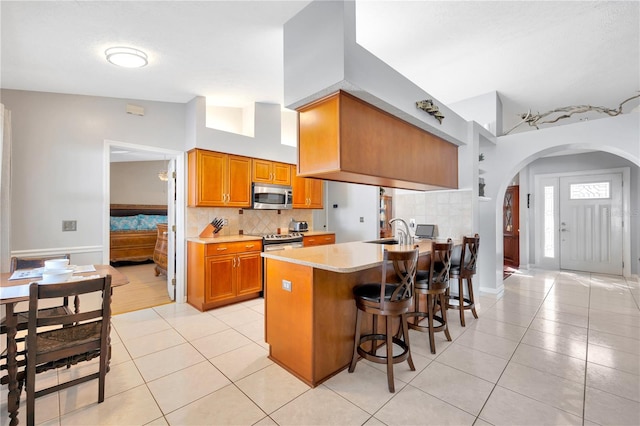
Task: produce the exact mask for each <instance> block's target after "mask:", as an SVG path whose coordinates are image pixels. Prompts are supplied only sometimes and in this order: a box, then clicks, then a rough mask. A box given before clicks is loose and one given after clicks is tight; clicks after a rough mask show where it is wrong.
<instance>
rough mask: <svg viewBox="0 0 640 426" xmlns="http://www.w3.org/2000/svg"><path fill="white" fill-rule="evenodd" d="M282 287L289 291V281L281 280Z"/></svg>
mask: <svg viewBox="0 0 640 426" xmlns="http://www.w3.org/2000/svg"><path fill="white" fill-rule="evenodd" d="M282 289H283V290H286V291H291V281H289V280H282Z"/></svg>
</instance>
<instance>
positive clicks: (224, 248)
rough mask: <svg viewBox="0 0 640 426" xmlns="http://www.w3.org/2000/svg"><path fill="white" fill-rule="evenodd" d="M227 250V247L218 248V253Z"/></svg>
mask: <svg viewBox="0 0 640 426" xmlns="http://www.w3.org/2000/svg"><path fill="white" fill-rule="evenodd" d="M226 249H227V247H218V248H216V250H218V251H224V250H226Z"/></svg>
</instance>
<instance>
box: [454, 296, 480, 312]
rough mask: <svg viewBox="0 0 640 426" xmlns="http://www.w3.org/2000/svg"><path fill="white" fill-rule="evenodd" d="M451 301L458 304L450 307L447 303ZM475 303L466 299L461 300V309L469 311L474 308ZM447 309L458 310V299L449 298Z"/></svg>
mask: <svg viewBox="0 0 640 426" xmlns="http://www.w3.org/2000/svg"><path fill="white" fill-rule="evenodd" d="M451 300H456V301H457V302H458V303H456V304H455V305H452V304H450V303H449V301H451ZM475 305H476V304H475V303H473V302H472V301H471V300H469V299H467V298H466V297H463V298H462V309H471V308H473V307H475ZM447 307H448V308H449V309H458V310H460V297H459V296H449V300H448V301H447Z"/></svg>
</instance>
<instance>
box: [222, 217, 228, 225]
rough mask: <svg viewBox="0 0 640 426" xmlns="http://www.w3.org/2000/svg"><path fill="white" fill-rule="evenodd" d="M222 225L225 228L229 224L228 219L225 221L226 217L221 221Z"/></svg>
mask: <svg viewBox="0 0 640 426" xmlns="http://www.w3.org/2000/svg"><path fill="white" fill-rule="evenodd" d="M222 224H223V225H224V226H227V225H228V224H229V219H227V218H226V217H225V218H223V219H222Z"/></svg>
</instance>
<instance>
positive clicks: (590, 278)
mask: <svg viewBox="0 0 640 426" xmlns="http://www.w3.org/2000/svg"><path fill="white" fill-rule="evenodd" d="M561 275H562V271H556V274H555V277H554V280H553V283H552V285H551V286H550V287H549V289H548V290H546V292H545V293H544V297H543V298H542V299H541V302H540V303H539V304H538V306H537V308H536V309H535V312H533V314H532V317H531V320H529V321H528V323H527V325H526V327H524V326H520V327H522V328H524V329H525V330H524V333H523V334H522V336H521V337H520V338H519V340H518V341H517V345H516V346H515V349H514V350H513V351H512V352H511V355H510V356H509V359H508V360H507V362H506V364H505V367H504V368H503V369H502V371H501V372H500V375H499V376H498V378H497V379H496V381H495V383H492V385H493V386H492V388H491V391H490V392H489V394H488V395H487V396H486V398H485V400H484V402H483V404H482V407H481V408H480V409H479V411H478V414H477V415H474V414H473V413H470V412H469V411H467V410H465V409H462V408H459V407H457V406H456V405H454V404H452V403H450V402H448V401H446V400H444V399H441V398H439V397H437V396H435V395H432V394H430V393H429V392H427V391H424V390H422V389H420V388H417V387H415V386H414V385H412V382H413V381H414V379H415V378H416V377H417V376H418V375H419V374H421V373H422V372H423V371H424V370H425V369H427V368H428V367H429V365H431V364H432V363H433V362H439V361H438V360H439V358H440V356H442V355H443V354H444V353H446V352H447V350H448V349H449V348H451V347H452V345H453V344H456V343H457V344H458V345H461V346H465V345H463V344H462V343H460V342H459V339H460V338H462V337H463V336H464V335H465V333H467V332H470V331H471V332H473V331H478V330H475V327H476V326H477V323H476V321H477V320H475V321H474V322H473V323H470V324H469V323H468V324H467V327H465V328H460V329H458V332H459V333H460V334H459V335H458V336H456V337H455V338H454V339H452V342H451V343H450V344H449V345H447V346H446V347H445V348H444V349H443V350H441V351H439V353H438V354H437V355H436V356H435V357H434V358H432V359H430V358H429V357H425V358H427V359H428V360H429V361H428V363H427V365H426V366H425V367H424V368H423V369H422V370H421V371H420V372H418V373H417V374H416V375H415V376H413V377H412V378H411V379H410V380H409V381H408V382H406V384H405V386H404V387H403V389H405V388H407V386H412V387H413V388H415V389H418V390H419V391H421V392H424V393H426V394H427V395H429V396H430V397H433V398H436V399H438V400H439V401H442V402H444V403H446V404H447V405H450V406H452V407H455V408H457V409H458V410H461V411H463V412H465V413H468V414H470V415H471V416H473V417H475V419H474V420H473V424H476V423H478V420H480V421H483V422H485V421H487V420H484V419H483V418H481V414H482V412H483V410H484V409H485V408H486V406H487V404H488V402H489V400H490V399H491V397H492V396H493V395H494V391H495V390H496V388H497V387H498V383H499V381H500V380H501V378H502V377H503V375H504V373H505V371H506V369H507V368H508V367H509V365H511V363H514V364H518V365H522V364H520V363H517V362H515V361H513V357H514V355H515V353H516V351H517V350H518V348H521V347H522V346H523V345H525V346H533V347H536V348H538V349H543V350H546V351H549V352H553V353H557V354H560V355H564V356H568V357H572V358H576V357H575V356H573V355H567V354H564V353H563V352H556V351H555V350H552V349H547V348H544V347H538V346H534V345H532V344H530V343H524V342H523V340H524V338H525V336H526V335H527V333H528V332H529V330H534V331H538V332H541V333H545V332H544V331H540V330H535V329H533V328H531V327H532V324H533V322H534V321H535V320H536V319H537V318H538V315H539V314H540V313H541V312H542V311H544V310H546V309H547V308H549V309H553V307H552V306H553V305H549V306H545V302H546V301H547V300H550V299H549V297H550V296H552V295H553V294H557V292H558V291H562V290H563V286H560V287H559V286H558V285H559V282H561V281H562V279H561ZM583 279H584V280H588V285H589V287H588V293H587V295H588V296H587V310H586V317H587V322H586V329H587V338H586V343H585V345H586V348H585V358H584V366H585V370H584V378H583V389H582V390H583V392H582V405H583V406H582V424H583V425H584V424H585V422H587V420H586V419H585V414H586V411H587V405H586V404H587V401H586V396H587V374H588V365H589V361H588V354H589V341H590V338H591V333H590V331H591V323H592V320H593V321H595V319H597V318H596V317H594V318H592V315H591V314H592V313H593V311H594V310H595V311H602V313H604V314H606V313H608V312H615V311H613V308H612V307H609V306H606V307H605V308H603V309H595V308H594V309H592V308H591V306H592V303H593V302H594V299H593V296H594V290H597V289H595V288H594V274H588V277H581V276H579V277H578V279H577V280H578V281H580V280H583ZM624 280H625V286H624V288H625V293H626V294H628V293H632V294H631V296H632V298H633V300H634V302H635V305H636V306H637V304H638V301H637V300H636V299H635V297H634V296H633V292H632V291H631V288H630V285H629V280H627V279H626V278H624ZM525 283H526V282H525V281H523V282H522V283H521V284H522V285H523V287H522V288H523V289H525V288H528V286H527V285H524V284H525ZM541 284H542V283H541ZM518 285H519V284H518V283H514V286H518ZM595 285H596V287H597V286H598V283H596V284H595ZM514 288H517V287H514ZM567 288H569V287H567ZM617 288H618V289H622V286H619V287H617ZM554 289H555V292H554ZM600 290H602V289H600ZM552 293H553V294H552ZM576 293H577V292H576ZM505 294H506V292H505ZM598 294H600V293H598ZM521 296H523V297H527V296H526V295H524V294H523V295H521ZM563 297H564V296H563ZM499 300H503V301H504V295H503V297H501V298H500V299H497V300H495V301H493V303H492V304H491V305H490V306H488V307H487V309H491V308H494V309H496V308H498V306H496V303H497V302H498V301H499ZM508 303H513V304H516V305H517V304H518V302H517V301H516V300H513V301H511V302H508ZM256 306H257V305H256ZM576 306H579V305H576ZM244 308H246V309H249V310H252V311H254V312H256V313H258V314H260V315H262V316H263V317H264V313H263V312H258V311H257V310H255V309H253V307H250V306H244ZM151 309H152V310H153V312H155V314H156V315H157V316H158V317H160V318H161V319H162V320H163V321H164V322H166V323H167V324H168V326H169V327H170V328H171V329H172V330H173V331H174V332H175V333H177V334H178V335H180V336H181V337H182V338H183V339H184V340H185V343H189V345H190V346H191V347H192V348H193V349H194V350H195V351H197V352H198V353H199V354H201V355H202V356H203V357H204V360H205V361H207V362H209V363H210V364H212V365H213V363H212V362H211V360H209V359H208V358H207V357H206V356H205V355H204V354H203V353H202V352H200V351H199V350H198V349H197V348H196V347H195V346H194V345H193V343H192V340H194V339H188V338H186V336H183V335H182V334H181V333H180V332H179V331H178V329H177V328H175V327H174V325H173V324H172V323H171V322H169V320H168V318H169V317H168V316H167V317H165V316H164V315H162V314H161V313H160V312H158V311H156V310H155V309H154V308H151ZM554 310H555V309H554ZM485 312H486V311H485ZM558 312H561V313H562V312H566V311H558ZM576 312H578V311H576ZM567 313H571V312H567ZM167 314H168V311H167ZM481 315H482V314H481ZM481 315H480V316H481ZM575 315H579V314H575ZM620 315H625V316H634V315H631V314H624V313H621V314H620ZM480 316H479V317H480ZM212 317H214V318H216V319H218V320H220V321H221V322H223V323H224V324H225V325H226V326H227V327H228V330H233V331H235V332H236V333H239V334H240V335H242V336H244V337H246V338H247V339H248V340H249V341H250V342H252V343H256V344H258V345H259V343H257V341H256V340H254V339H253V338H251V337H250V336H248V335H246V334H244V333H242V332H241V331H239V330H238V329H237V328H236V326H232V325H230V324H228V323H226V322H225V321H223V320H221V319H219V318H218V317H216V316H215V315H212ZM172 318H173V317H172ZM541 318H543V317H541ZM479 319H480V318H479ZM490 319H491V320H492V321H495V322H501V323H505V324H508V325H516V324H513V323H508V322H505V321H504V320H498V319H495V318H490ZM515 319H517V318H515ZM543 319H544V318H543ZM569 319H570V318H569ZM448 320H450V318H448ZM547 321H550V322H554V323H559V324H566V325H572V326H574V327H581V328H583V327H582V326H576V325H573V324H572V323H571V322H564V321H557V320H555V319H548V320H547ZM241 326H242V325H240V327H241ZM472 328H473V330H472ZM594 331H598V330H594ZM246 332H247V333H250V331H249V330H247V331H246ZM478 332H481V331H478ZM116 333H117V335H118V338H119V342H118V343H121V344H122V346H123V349H124V350H125V351H126V353H127V354H128V355H129V358H130V359H131V361H132V362H134V366H135V368H136V370H137V371H138V373H139V374H140V375H141V376H142V373H141V372H140V370H139V368H138V365H137V364H136V363H135V360H134V358H133V357H132V356H131V353H130V352H129V349H128V347H127V345H125V343H124V340H123V339H122V336H121V335H120V333H118V332H117V330H116ZM601 333H607V334H613V333H609V332H608V331H601ZM213 334H216V333H213ZM489 334H492V333H489ZM551 334H553V333H551ZM492 335H493V334H492ZM613 335H614V336H618V337H625V336H623V335H618V334H613ZM495 336H496V337H500V338H503V339H504V336H503V335H500V336H498V335H497V333H496V334H495ZM558 336H560V335H558ZM254 337H255V335H254ZM567 339H570V338H568V337H567ZM507 340H511V339H507ZM513 341H515V340H513ZM260 346H261V345H260ZM465 347H468V348H471V349H473V350H475V351H479V352H483V353H487V352H484V351H482V350H479V349H476V348H473V347H471V346H465ZM156 352H157V351H156ZM421 356H422V355H421ZM494 356H495V355H494ZM270 366H271V365H269V366H265V367H263V368H261V369H260V370H258V371H254V372H252V373H251V374H249V375H247V376H245V377H243V378H240V379H238V380H236V381H234V380H231V378H230V377H227V375H225V374H224V373H223V372H222V371H221V370H219V369H218V367H216V366H215V365H213V367H214V368H216V369H217V370H218V371H219V372H220V373H221V374H222V375H223V376H224V377H225V378H227V379H228V380H229V382H230V383H229V384H233V385H234V387H235V389H236V390H238V391H239V392H240V393H242V394H243V395H244V396H245V397H246V398H248V399H249V400H250V401H252V403H253V404H255V405H256V406H257V407H258V409H259V410H260V411H261V412H262V413H263V414H264V417H263V419H262V420H261V421H265V420H266V419H269V420H271V421H273V422H274V423H276V424H277V422H276V421H275V420H274V419H273V418H272V417H271V414H273V413H275V412H277V411H278V410H280V409H282V408H283V407H285V406H287V405H288V404H291V403H293V402H294V401H296V400H297V399H299V398H301V397H302V396H303V395H305V394H307V393H308V392H309V391H311V390H312V389H313V388H309V389H306V390H304V391H303V392H302V393H300V394H299V395H297V396H296V397H294V398H293V399H291V400H290V401H287V402H286V403H284V404H283V405H281V406H279V407H278V408H275V409H272V410H271V411H272V412H271V413H267V412H266V411H265V409H263V408H262V407H261V406H260V405H259V404H258V403H257V401H254V400H253V399H252V398H251V397H250V396H249V395H248V394H247V393H245V392H243V391H242V389H241V388H240V387H239V386H238V384H237V382H239V381H240V380H243V379H244V378H246V377H249V376H251V375H253V374H256V373H258V372H259V371H262V370H264V369H266V368H268V367H270ZM603 366H605V367H608V368H612V369H615V370H619V368H617V367H609V366H608V365H604V364H603ZM185 368H188V367H185ZM451 368H454V369H456V370H458V371H462V372H464V373H465V374H469V375H471V376H474V377H478V376H475V374H471V373H467V372H465V371H463V370H460V369H458V368H456V367H451ZM531 368H535V367H531ZM181 370H182V369H181ZM540 371H544V370H540ZM620 371H623V372H624V371H625V370H620ZM546 373H547V374H550V375H553V376H557V374H554V373H550V372H546ZM169 374H173V373H169ZM163 377H164V376H163ZM557 377H560V378H564V379H566V378H565V377H563V376H557ZM157 379H159V378H157ZM157 379H154V380H157ZM482 380H485V379H482ZM566 380H569V379H566ZM143 382H144V385H145V387H146V390H147V391H148V392H149V393H150V394H151V396H152V398H153V400H154V401H155V404H156V405H157V407H158V409H159V410H160V413H161V416H160V417H158V418H157V419H155V420H160V419H164V420H165V421H166V422H167V423H169V422H168V420H167V418H166V417H167V416H168V415H169V414H171V413H173V412H174V411H176V410H180V409H182V408H184V406H182V407H178V408H175V409H172V411H171V412H168V413H166V414H165V413H164V412H163V411H162V409H160V404H159V403H158V400H157V398H156V396H155V395H154V394H153V393H152V392H151V388H150V387H149V383H150V382H148V381H147V380H144V377H143ZM229 384H227V385H225V386H223V388H224V387H227V386H228V385H229ZM325 388H326V389H327V390H330V391H331V392H332V393H333V394H335V395H337V396H338V397H340V398H341V399H343V400H345V401H347V402H348V403H349V404H351V405H353V406H355V407H357V408H359V409H360V410H362V411H364V412H366V413H367V414H369V417H368V419H367V420H366V421H365V422H363V424H365V423H367V422H369V421H371V420H372V419H373V418H374V417H375V416H376V414H377V413H379V412H380V411H381V410H383V408H384V407H386V406H387V404H389V403H390V402H391V401H393V399H394V398H395V397H396V395H397V394H396V395H394V396H393V397H391V398H390V399H389V400H388V401H386V402H385V403H384V404H383V405H382V406H381V407H379V408H377V409H376V410H375V412H374V413H372V414H371V413H369V412H367V410H365V409H364V408H362V407H361V406H359V405H358V404H357V403H356V402H352V401H351V400H349V399H347V398H346V397H344V396H342V395H341V394H340V393H339V392H338V391H337V390H334V389H332V388H330V387H328V386H325ZM221 389H222V388H221ZM403 389H401V390H400V392H401V391H402V390H403ZM501 389H504V388H502V387H501ZM594 389H598V388H594ZM219 390H220V389H217V390H216V391H214V392H217V391H219ZM577 391H578V392H579V389H578V390H577ZM598 391H599V392H603V393H606V394H610V395H613V396H617V397H619V398H624V399H628V398H625V397H621V396H619V395H616V394H615V393H611V392H608V391H606V390H600V389H598ZM121 392H122V391H119V392H118V393H121ZM214 392H211V393H214ZM511 392H514V393H517V394H519V395H522V396H524V397H526V398H529V399H531V400H533V401H537V402H539V403H541V404H544V405H546V406H549V407H553V408H555V409H557V410H560V411H564V412H565V413H569V414H571V415H573V416H576V417H577V416H578V415H577V414H575V413H573V412H570V411H567V410H566V409H563V408H558V407H555V406H554V405H552V404H551V403H547V402H543V401H540V400H538V399H536V398H534V397H531V396H528V395H526V394H522V393H520V392H516V391H511ZM211 393H209V394H207V395H203V396H201V397H199V398H197V399H195V400H194V401H191V402H189V403H188V404H185V406H186V405H189V404H191V403H193V402H195V401H198V400H200V399H203V398H205V397H207V396H210V395H211ZM398 393H399V392H398ZM111 396H114V395H111ZM576 396H578V398H579V393H578V394H577V395H576ZM578 398H574V400H579V399H578ZM629 401H633V402H637V401H634V400H632V399H629ZM62 404H63V402H62V399H61V398H59V399H58V405H59V413H61V412H62V410H61V409H62V407H61V405H62ZM75 411H77V409H76V410H73V411H70V412H68V413H65V415H69V414H70V413H72V412H75ZM61 417H62V415H59V416H58V419H60V418H61ZM376 420H377V418H376ZM58 421H60V420H58Z"/></svg>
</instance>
